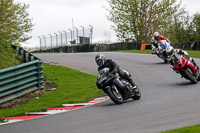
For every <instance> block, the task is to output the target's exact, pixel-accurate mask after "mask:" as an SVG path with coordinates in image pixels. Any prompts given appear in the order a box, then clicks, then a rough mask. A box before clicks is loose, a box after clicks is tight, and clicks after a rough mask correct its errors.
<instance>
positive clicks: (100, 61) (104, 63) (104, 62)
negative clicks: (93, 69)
mask: <svg viewBox="0 0 200 133" xmlns="http://www.w3.org/2000/svg"><path fill="white" fill-rule="evenodd" d="M95 61H96V63H97V65H98V66H99V67H98V71H99V70H101V69H103V68H109V69H110V70H109V72H110V73H111V74H116V73H118V74H119V76H120V77H121V78H123V79H126V80H128V81H129V82H130V83H131V85H132V86H133V88H136V85H135V83H134V81H133V80H132V79H131V77H130V76H129V75H127V74H126V73H125V72H124V71H122V70H121V69H120V67H119V65H117V64H116V63H115V62H114V61H113V60H111V59H106V58H105V55H104V54H97V56H96V57H95Z"/></svg>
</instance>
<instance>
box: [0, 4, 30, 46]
mask: <svg viewBox="0 0 200 133" xmlns="http://www.w3.org/2000/svg"><path fill="white" fill-rule="evenodd" d="M28 8H29V6H28V5H26V4H21V3H14V1H13V0H0V40H2V39H3V40H6V41H7V42H8V43H9V44H10V45H13V44H19V43H20V42H25V41H26V40H28V39H30V38H31V37H30V36H28V34H27V33H29V32H30V31H31V30H32V27H33V24H32V22H31V19H30V18H29V17H28V16H29V14H28V12H27V9H28Z"/></svg>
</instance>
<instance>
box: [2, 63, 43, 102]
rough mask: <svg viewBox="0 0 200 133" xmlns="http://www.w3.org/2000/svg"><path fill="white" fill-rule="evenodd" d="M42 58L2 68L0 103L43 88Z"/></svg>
mask: <svg viewBox="0 0 200 133" xmlns="http://www.w3.org/2000/svg"><path fill="white" fill-rule="evenodd" d="M41 64H42V60H39V59H37V60H33V61H31V62H27V63H23V64H20V65H17V66H14V67H10V68H6V69H1V70H0V104H1V103H4V102H7V101H9V100H12V99H14V98H17V97H20V96H22V95H25V94H27V93H29V92H32V91H35V90H37V89H43V88H44V87H43V85H42V84H43V83H44V81H43V80H42V79H43V78H44V77H43V76H42V73H43V71H42V68H43V66H42V65H41Z"/></svg>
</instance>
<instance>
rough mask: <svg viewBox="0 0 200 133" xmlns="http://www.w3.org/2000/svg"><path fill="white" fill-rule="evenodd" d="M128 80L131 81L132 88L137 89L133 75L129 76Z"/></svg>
mask: <svg viewBox="0 0 200 133" xmlns="http://www.w3.org/2000/svg"><path fill="white" fill-rule="evenodd" d="M128 81H129V82H130V83H131V85H132V89H136V88H137V86H136V84H135V82H134V81H133V80H132V79H131V77H129V78H128Z"/></svg>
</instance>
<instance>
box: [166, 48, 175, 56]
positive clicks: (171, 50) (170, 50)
mask: <svg viewBox="0 0 200 133" xmlns="http://www.w3.org/2000/svg"><path fill="white" fill-rule="evenodd" d="M166 53H167V55H168V56H171V55H172V54H173V53H174V48H173V47H172V46H168V47H167V49H166Z"/></svg>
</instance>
